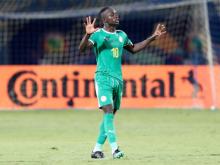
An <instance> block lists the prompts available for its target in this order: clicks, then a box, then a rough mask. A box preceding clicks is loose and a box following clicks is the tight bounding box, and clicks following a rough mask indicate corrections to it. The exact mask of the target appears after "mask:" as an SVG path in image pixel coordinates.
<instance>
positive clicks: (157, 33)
mask: <svg viewBox="0 0 220 165" xmlns="http://www.w3.org/2000/svg"><path fill="white" fill-rule="evenodd" d="M165 33H166V28H165V26H164V25H163V24H158V25H157V27H156V29H155V31H154V33H153V35H152V36H150V37H149V38H147V39H145V40H143V41H141V42H139V43H136V44H134V45H126V46H125V47H124V48H125V49H126V50H128V51H129V52H131V53H133V54H134V53H137V52H139V51H141V50H143V49H144V48H146V47H147V46H148V45H149V44H150V43H151V42H152V41H154V40H155V39H157V38H159V37H160V36H161V35H163V34H165Z"/></svg>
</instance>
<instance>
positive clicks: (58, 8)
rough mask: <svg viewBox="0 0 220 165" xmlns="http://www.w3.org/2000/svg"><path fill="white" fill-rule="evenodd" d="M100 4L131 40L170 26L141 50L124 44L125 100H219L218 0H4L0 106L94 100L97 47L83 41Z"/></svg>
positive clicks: (133, 104) (181, 104) (0, 0)
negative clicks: (112, 11)
mask: <svg viewBox="0 0 220 165" xmlns="http://www.w3.org/2000/svg"><path fill="white" fill-rule="evenodd" d="M103 6H113V7H115V8H116V9H117V10H118V11H119V14H120V26H119V29H122V30H124V31H125V32H126V33H127V34H128V36H129V38H130V39H131V40H132V41H133V43H135V42H138V41H141V40H143V39H145V38H146V37H148V36H149V35H150V34H151V33H152V31H153V28H154V27H155V25H156V24H157V23H158V22H161V23H164V24H166V26H167V34H166V35H165V36H164V37H163V38H161V39H160V40H159V41H156V42H154V43H152V44H151V45H150V46H149V47H148V48H147V49H145V50H144V51H142V52H140V53H138V54H137V55H131V54H129V53H128V52H126V51H125V52H124V55H123V67H124V78H125V90H124V101H123V104H122V107H123V108H158V107H159V108H167V107H168V108H170V107H171V108H216V107H220V101H219V100H220V68H219V63H220V31H219V27H220V2H219V0H111V1H107V0H94V1H89V0H65V1H63V0H19V1H18V0H0V64H1V68H0V69H1V70H0V72H1V75H3V76H1V83H2V85H1V90H0V93H1V95H2V99H1V101H0V108H1V109H25V108H28V109H65V108H89V109H92V108H96V99H95V94H94V87H93V85H92V81H93V74H94V70H95V66H94V65H95V63H96V62H95V55H94V54H93V51H92V50H89V51H87V52H86V53H84V54H80V53H79V50H78V45H79V42H80V40H81V38H82V36H83V34H84V28H83V26H82V22H83V18H85V17H86V16H88V15H91V16H93V17H95V16H96V14H97V13H98V11H99V10H100V8H102V7H103Z"/></svg>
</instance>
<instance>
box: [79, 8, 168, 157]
mask: <svg viewBox="0 0 220 165" xmlns="http://www.w3.org/2000/svg"><path fill="white" fill-rule="evenodd" d="M98 16H99V19H100V21H101V27H100V28H96V27H95V22H96V18H95V19H94V20H92V19H91V17H90V16H89V17H87V18H86V22H85V23H84V25H85V31H86V34H85V35H84V37H83V38H82V40H81V43H80V45H79V49H80V51H81V52H83V51H84V50H85V49H86V48H91V47H93V48H94V51H95V53H96V61H97V68H96V72H95V89H96V94H97V99H98V105H99V108H100V109H102V111H103V112H104V115H103V120H102V122H101V124H100V128H99V129H100V131H99V135H98V138H97V142H96V145H95V147H94V149H93V151H92V154H91V157H92V158H95V159H99V158H104V153H103V151H102V146H103V144H104V143H105V141H106V139H108V141H109V144H110V146H111V149H112V154H113V158H114V159H117V158H121V157H123V156H124V153H123V152H122V151H121V150H120V149H119V147H118V144H117V140H116V133H115V126H114V115H115V114H116V112H117V110H118V109H119V108H120V103H121V98H122V89H123V80H122V69H121V59H122V52H123V49H126V50H128V51H129V52H131V53H137V52H139V51H140V50H142V49H144V48H146V47H147V46H148V45H149V44H150V43H151V42H152V41H154V40H155V39H157V38H159V37H160V36H161V35H162V34H164V33H165V32H166V31H165V26H164V25H162V24H158V25H157V27H156V30H155V31H154V33H153V34H152V36H150V37H149V38H147V39H145V40H143V41H142V42H139V43H136V44H133V43H132V42H131V41H130V39H129V38H128V36H127V34H126V33H125V32H123V31H122V30H116V27H117V26H118V25H119V15H118V13H117V11H116V10H115V9H113V8H111V7H104V8H103V9H101V10H100V12H99V14H98Z"/></svg>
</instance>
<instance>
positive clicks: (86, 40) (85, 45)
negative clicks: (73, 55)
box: [79, 33, 93, 52]
mask: <svg viewBox="0 0 220 165" xmlns="http://www.w3.org/2000/svg"><path fill="white" fill-rule="evenodd" d="M89 37H90V35H89V34H87V33H86V34H85V35H84V36H83V38H82V40H81V42H80V44H79V51H80V52H84V51H85V50H86V48H91V47H92V46H93V44H92V43H91V42H90V41H89Z"/></svg>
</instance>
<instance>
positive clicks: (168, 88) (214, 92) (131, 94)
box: [0, 65, 220, 110]
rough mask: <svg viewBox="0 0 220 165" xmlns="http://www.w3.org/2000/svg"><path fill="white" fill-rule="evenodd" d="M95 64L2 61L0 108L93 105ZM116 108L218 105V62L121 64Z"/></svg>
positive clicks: (90, 107) (219, 80) (208, 106)
mask: <svg viewBox="0 0 220 165" xmlns="http://www.w3.org/2000/svg"><path fill="white" fill-rule="evenodd" d="M95 69H96V66H91V65H89V66H84V65H83V66H82V65H70V66H63V65H62V66H61V65H45V66H1V67H0V73H1V77H0V86H1V88H0V95H1V99H0V109H3V110H5V109H9V110H10V109H12V110H13V109H20V110H25V109H67V108H77V109H79V108H80V109H94V108H97V107H98V103H97V100H96V94H95V88H94V79H93V77H94V72H95ZM123 77H124V93H123V99H122V105H121V108H210V107H211V106H213V105H214V106H216V107H220V68H218V67H217V66H216V67H215V68H214V70H213V72H210V68H209V67H207V66H197V67H194V66H137V65H131V66H123Z"/></svg>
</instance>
